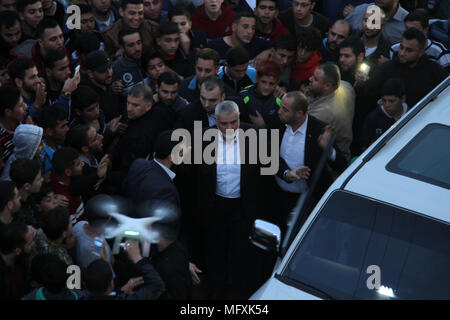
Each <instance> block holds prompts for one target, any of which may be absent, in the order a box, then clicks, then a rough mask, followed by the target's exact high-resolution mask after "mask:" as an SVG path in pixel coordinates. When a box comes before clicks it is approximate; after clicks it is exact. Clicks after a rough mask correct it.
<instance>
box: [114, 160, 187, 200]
mask: <svg viewBox="0 0 450 320" xmlns="http://www.w3.org/2000/svg"><path fill="white" fill-rule="evenodd" d="M122 190H123V194H124V195H125V196H127V197H129V198H130V199H132V201H133V203H134V204H136V205H139V204H141V203H143V202H147V201H149V202H152V201H155V200H159V201H164V202H169V203H171V204H173V205H175V206H177V207H178V208H180V196H179V194H178V190H177V188H176V186H175V184H174V182H173V181H172V180H171V179H170V177H169V175H168V174H167V173H166V172H165V171H164V169H163V168H161V166H160V165H159V164H157V163H156V162H155V160H150V161H149V160H144V159H136V160H135V161H134V162H133V164H132V165H131V167H130V170H129V171H128V175H127V177H126V178H125V180H124V182H123V185H122Z"/></svg>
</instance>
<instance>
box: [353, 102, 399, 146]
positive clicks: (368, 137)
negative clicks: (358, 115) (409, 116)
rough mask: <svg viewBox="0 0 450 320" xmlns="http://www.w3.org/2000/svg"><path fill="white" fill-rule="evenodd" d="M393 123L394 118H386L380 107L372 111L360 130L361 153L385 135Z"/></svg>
mask: <svg viewBox="0 0 450 320" xmlns="http://www.w3.org/2000/svg"><path fill="white" fill-rule="evenodd" d="M394 123H395V120H394V118H392V117H390V116H388V115H387V114H386V113H385V111H383V110H382V108H381V106H378V107H377V108H376V109H375V110H373V111H372V112H371V113H369V115H368V116H367V118H366V121H365V122H364V126H363V128H362V133H361V139H360V141H361V142H360V144H361V147H362V151H364V150H365V149H367V148H368V147H369V146H370V145H371V144H372V143H373V142H374V141H375V140H377V139H378V138H379V137H380V136H381V135H382V134H383V133H385V132H386V131H387V130H388V129H389V128H390V127H391V126H392V125H393V124H394Z"/></svg>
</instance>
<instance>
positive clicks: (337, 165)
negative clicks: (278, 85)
mask: <svg viewBox="0 0 450 320" xmlns="http://www.w3.org/2000/svg"><path fill="white" fill-rule="evenodd" d="M325 126H326V124H325V123H323V122H322V121H320V120H318V119H316V118H314V117H313V116H310V115H309V116H308V126H307V128H306V139H305V151H304V152H305V162H304V163H305V166H307V167H309V168H310V169H311V174H310V179H309V180H307V183H308V184H309V183H310V181H311V179H312V177H313V175H314V174H315V172H316V170H317V164H318V163H319V160H320V158H321V156H322V154H323V149H322V148H321V147H320V146H319V143H318V142H317V139H318V138H319V136H320V135H321V134H322V133H323V129H324V128H325ZM278 130H280V135H279V138H280V141H279V146H280V148H281V142H282V141H283V136H284V133H285V131H286V126H285V125H284V124H282V123H281V121H280V122H279V127H278ZM334 149H335V150H336V159H335V161H330V160H328V165H329V166H330V167H331V168H333V169H334V170H335V171H337V172H342V171H344V170H345V168H346V167H347V165H348V162H347V160H346V159H345V156H344V155H343V154H342V153H341V152H340V151H339V149H337V148H336V147H335V148H334ZM285 170H290V168H289V166H288V165H287V163H286V161H285V160H284V159H283V158H281V157H280V166H279V169H278V172H277V176H278V177H280V178H281V179H283V174H284V172H285ZM332 182H333V177H332V175H331V172H330V170H329V169H328V167H327V166H325V167H324V168H323V171H322V173H321V175H320V178H319V181H318V184H317V186H316V189H315V190H314V191H313V196H314V199H315V200H319V199H320V197H322V195H323V194H324V193H325V191H326V190H327V189H328V187H329V186H330V185H331V183H332Z"/></svg>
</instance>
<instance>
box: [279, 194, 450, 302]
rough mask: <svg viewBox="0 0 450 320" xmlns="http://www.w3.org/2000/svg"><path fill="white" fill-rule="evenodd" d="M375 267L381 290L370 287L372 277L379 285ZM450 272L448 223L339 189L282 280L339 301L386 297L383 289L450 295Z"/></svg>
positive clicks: (414, 295) (400, 295)
mask: <svg viewBox="0 0 450 320" xmlns="http://www.w3.org/2000/svg"><path fill="white" fill-rule="evenodd" d="M369 266H378V267H379V270H380V283H379V285H381V286H383V287H384V289H383V288H382V289H381V291H377V290H376V289H373V290H370V289H369V288H368V286H367V282H368V280H369V284H374V285H375V284H377V283H376V280H375V279H374V277H373V276H375V274H374V273H373V271H371V272H370V273H367V268H368V267H369ZM449 270H450V228H449V225H448V224H446V223H443V222H439V221H435V220H432V219H428V218H425V217H423V216H420V215H418V214H415V213H412V212H410V211H406V210H403V209H400V208H396V207H392V206H389V205H387V204H383V203H380V202H378V201H374V200H372V199H367V198H362V197H360V196H358V195H355V194H351V193H348V192H341V191H339V192H335V193H333V194H332V195H331V197H330V199H329V200H328V201H327V202H326V204H325V206H324V207H323V208H322V209H321V212H320V213H319V215H318V217H317V218H316V220H315V221H314V223H313V225H312V226H311V228H310V229H309V230H308V232H307V234H306V236H305V237H304V238H303V240H302V242H301V243H300V245H299V246H298V248H297V249H296V252H295V253H294V254H293V256H292V257H291V258H290V261H289V263H288V265H287V267H286V268H285V269H284V270H283V272H282V274H281V278H284V279H285V280H286V281H287V282H290V283H292V282H296V284H297V285H298V287H299V288H303V289H305V287H304V286H302V284H301V283H303V284H306V285H308V286H313V287H315V288H317V289H318V290H319V291H322V292H325V293H327V294H328V295H330V296H332V297H335V298H339V299H386V298H389V295H386V294H382V293H381V292H386V293H387V292H389V290H392V293H393V295H392V298H396V299H438V298H439V299H450V289H449V288H450V276H449ZM371 276H372V278H370V277H371ZM297 285H296V286H297ZM306 291H308V290H306ZM310 292H311V291H310ZM317 292H318V291H317ZM312 293H313V294H314V291H312ZM317 295H318V296H321V295H320V294H317Z"/></svg>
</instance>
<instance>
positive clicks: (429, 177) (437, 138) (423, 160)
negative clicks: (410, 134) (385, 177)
mask: <svg viewBox="0 0 450 320" xmlns="http://www.w3.org/2000/svg"><path fill="white" fill-rule="evenodd" d="M386 169H387V170H389V171H391V172H394V173H398V174H401V175H404V176H407V177H410V178H414V179H418V180H421V181H424V182H428V183H431V184H434V185H437V186H440V187H443V188H447V189H450V127H448V126H445V125H442V124H436V123H434V124H430V125H428V126H426V127H425V128H424V129H423V130H422V131H421V132H419V134H417V136H415V137H414V139H413V140H411V142H410V143H408V144H407V145H406V146H405V148H403V149H402V150H401V151H400V152H399V153H398V154H397V155H396V156H395V158H394V159H392V160H391V162H389V163H388V165H387V166H386Z"/></svg>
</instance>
